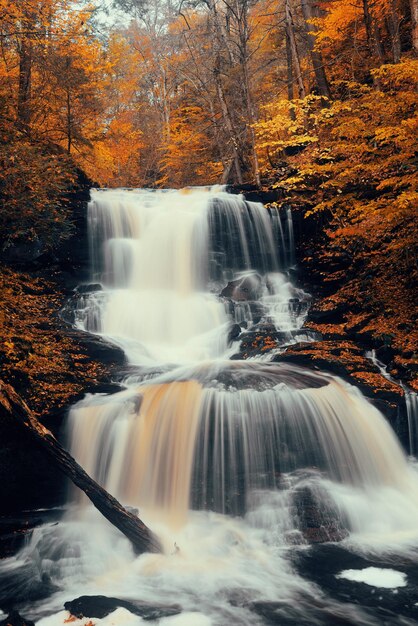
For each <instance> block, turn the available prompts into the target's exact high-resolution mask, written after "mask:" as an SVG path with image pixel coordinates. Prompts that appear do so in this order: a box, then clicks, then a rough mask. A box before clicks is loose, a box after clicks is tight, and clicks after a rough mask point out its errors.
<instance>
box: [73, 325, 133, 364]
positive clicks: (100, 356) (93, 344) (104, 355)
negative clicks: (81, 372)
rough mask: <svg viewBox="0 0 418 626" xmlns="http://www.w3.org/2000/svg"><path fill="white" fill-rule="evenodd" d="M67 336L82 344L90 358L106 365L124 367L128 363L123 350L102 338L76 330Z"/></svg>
mask: <svg viewBox="0 0 418 626" xmlns="http://www.w3.org/2000/svg"><path fill="white" fill-rule="evenodd" d="M66 335H67V336H68V337H71V338H73V339H75V340H76V341H78V342H79V343H80V344H82V345H83V348H84V350H85V352H86V353H87V355H88V357H89V358H91V359H93V360H96V361H99V362H100V363H104V364H105V365H124V364H125V363H126V356H125V353H124V352H123V350H122V348H119V347H118V346H115V345H114V344H112V343H110V342H109V341H106V340H105V339H103V338H102V337H98V336H97V335H91V334H89V333H86V332H83V331H80V330H76V329H68V331H67V333H66Z"/></svg>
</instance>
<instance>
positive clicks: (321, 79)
mask: <svg viewBox="0 0 418 626" xmlns="http://www.w3.org/2000/svg"><path fill="white" fill-rule="evenodd" d="M302 13H303V17H304V19H305V24H306V33H307V41H308V48H309V52H310V54H311V59H312V65H313V69H314V74H315V79H316V85H317V88H318V92H319V95H320V96H323V97H324V98H328V99H330V98H331V90H330V88H329V85H328V80H327V75H326V73H325V69H324V62H323V59H322V54H321V53H320V52H319V51H318V50H315V37H314V35H312V34H311V31H312V30H315V27H314V26H313V24H311V23H310V21H311V20H312V19H313V18H314V17H317V15H315V13H314V11H313V8H312V5H311V2H310V0H302Z"/></svg>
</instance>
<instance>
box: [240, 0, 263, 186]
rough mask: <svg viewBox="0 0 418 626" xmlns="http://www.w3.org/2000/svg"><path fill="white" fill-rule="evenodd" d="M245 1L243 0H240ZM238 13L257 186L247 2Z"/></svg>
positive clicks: (257, 163)
mask: <svg viewBox="0 0 418 626" xmlns="http://www.w3.org/2000/svg"><path fill="white" fill-rule="evenodd" d="M240 2H243V0H240ZM237 15H239V17H240V19H239V38H240V56H241V67H242V74H243V79H244V97H245V104H246V109H247V124H246V126H247V128H249V131H250V143H251V152H252V161H253V174H254V181H255V184H256V185H257V187H261V179H260V166H259V162H258V156H257V144H256V137H255V130H254V122H255V114H254V106H253V101H252V98H251V89H250V77H249V75H248V36H249V35H248V5H247V2H245V3H244V2H243V4H242V10H241V13H239V12H238V7H237Z"/></svg>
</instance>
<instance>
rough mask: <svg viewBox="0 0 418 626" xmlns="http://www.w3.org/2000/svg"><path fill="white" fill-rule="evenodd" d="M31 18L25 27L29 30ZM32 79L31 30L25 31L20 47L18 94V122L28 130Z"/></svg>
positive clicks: (25, 23)
mask: <svg viewBox="0 0 418 626" xmlns="http://www.w3.org/2000/svg"><path fill="white" fill-rule="evenodd" d="M31 27H32V26H31V24H30V22H29V20H28V21H27V22H24V24H23V28H24V30H25V31H29V29H30V28H31ZM31 80H32V40H31V38H30V33H29V32H24V34H23V35H22V40H21V42H20V49H19V90H18V96H17V122H18V125H19V127H20V128H22V129H24V130H26V131H28V130H29V128H30V123H31Z"/></svg>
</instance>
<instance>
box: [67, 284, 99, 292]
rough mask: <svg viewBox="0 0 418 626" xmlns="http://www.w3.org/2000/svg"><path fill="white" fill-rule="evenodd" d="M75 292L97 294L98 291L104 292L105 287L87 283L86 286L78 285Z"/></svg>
mask: <svg viewBox="0 0 418 626" xmlns="http://www.w3.org/2000/svg"><path fill="white" fill-rule="evenodd" d="M74 291H75V292H76V293H78V294H85V293H95V292H96V291H103V287H102V285H101V284H100V283H87V284H86V285H78V286H77V287H76V288H75V290H74Z"/></svg>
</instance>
